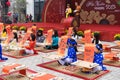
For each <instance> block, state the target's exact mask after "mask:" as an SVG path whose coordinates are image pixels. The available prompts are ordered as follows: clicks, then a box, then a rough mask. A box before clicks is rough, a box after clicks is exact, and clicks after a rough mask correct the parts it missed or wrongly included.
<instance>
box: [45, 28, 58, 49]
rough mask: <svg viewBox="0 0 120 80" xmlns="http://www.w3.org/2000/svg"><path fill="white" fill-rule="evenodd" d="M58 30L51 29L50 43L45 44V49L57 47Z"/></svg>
mask: <svg viewBox="0 0 120 80" xmlns="http://www.w3.org/2000/svg"><path fill="white" fill-rule="evenodd" d="M58 41H59V38H58V32H57V30H54V31H53V36H52V45H46V47H45V48H46V49H58Z"/></svg>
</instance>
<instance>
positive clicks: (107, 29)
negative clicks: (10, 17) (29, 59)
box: [11, 23, 120, 41]
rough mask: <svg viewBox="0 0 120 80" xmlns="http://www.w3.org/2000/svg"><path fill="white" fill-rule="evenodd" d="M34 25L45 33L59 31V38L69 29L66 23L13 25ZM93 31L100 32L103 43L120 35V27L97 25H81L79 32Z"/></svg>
mask: <svg viewBox="0 0 120 80" xmlns="http://www.w3.org/2000/svg"><path fill="white" fill-rule="evenodd" d="M33 24H36V25H37V27H38V28H43V29H44V33H46V32H47V30H49V29H56V30H58V33H59V36H62V35H63V34H64V33H65V30H66V29H67V28H68V27H69V25H70V24H69V25H66V24H64V23H17V24H12V25H11V26H13V25H16V26H19V27H20V26H26V27H31V26H32V25H33ZM87 29H91V30H92V32H94V31H99V32H100V40H102V41H114V35H115V34H117V33H120V25H97V24H81V25H80V27H79V30H82V31H84V30H87Z"/></svg>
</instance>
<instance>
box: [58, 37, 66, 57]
mask: <svg viewBox="0 0 120 80" xmlns="http://www.w3.org/2000/svg"><path fill="white" fill-rule="evenodd" d="M67 40H68V36H62V37H61V40H60V42H59V48H58V55H61V56H64V54H65V50H66V47H67Z"/></svg>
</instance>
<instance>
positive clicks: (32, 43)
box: [25, 41, 35, 50]
mask: <svg viewBox="0 0 120 80" xmlns="http://www.w3.org/2000/svg"><path fill="white" fill-rule="evenodd" d="M34 47H35V41H30V43H29V46H26V47H25V48H26V49H29V50H34Z"/></svg>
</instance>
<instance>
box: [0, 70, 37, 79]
mask: <svg viewBox="0 0 120 80" xmlns="http://www.w3.org/2000/svg"><path fill="white" fill-rule="evenodd" d="M26 72H27V73H31V74H32V73H36V72H35V71H33V70H30V69H27V71H26ZM17 76H20V74H19V73H18V71H15V72H12V73H10V74H2V75H0V80H26V79H27V80H29V78H28V77H27V76H22V77H17Z"/></svg>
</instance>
